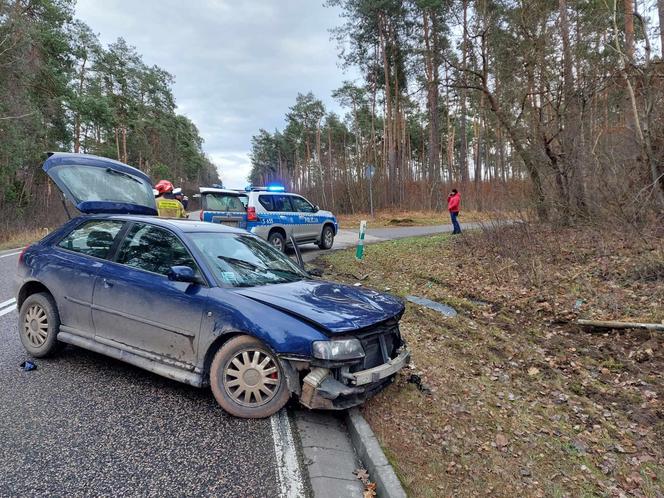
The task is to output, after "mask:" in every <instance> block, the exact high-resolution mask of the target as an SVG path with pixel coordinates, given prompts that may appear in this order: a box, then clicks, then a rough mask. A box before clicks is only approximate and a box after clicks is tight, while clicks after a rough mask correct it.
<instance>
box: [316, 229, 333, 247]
mask: <svg viewBox="0 0 664 498" xmlns="http://www.w3.org/2000/svg"><path fill="white" fill-rule="evenodd" d="M333 244H334V230H333V229H332V227H331V226H330V225H326V226H325V228H323V233H321V236H320V242H319V243H318V247H320V248H321V249H332V245H333Z"/></svg>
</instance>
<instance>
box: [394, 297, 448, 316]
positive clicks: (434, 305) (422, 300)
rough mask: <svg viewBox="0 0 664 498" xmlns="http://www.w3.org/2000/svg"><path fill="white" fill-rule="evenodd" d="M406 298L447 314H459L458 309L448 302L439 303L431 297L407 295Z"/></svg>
mask: <svg viewBox="0 0 664 498" xmlns="http://www.w3.org/2000/svg"><path fill="white" fill-rule="evenodd" d="M406 299H408V300H409V301H410V302H411V303H415V304H419V305H420V306H426V307H427V308H430V309H432V310H434V311H438V312H439V313H442V314H443V315H445V316H457V312H456V310H455V309H454V308H452V307H451V306H448V305H446V304H443V303H437V302H436V301H432V300H431V299H426V298H424V297H418V296H406Z"/></svg>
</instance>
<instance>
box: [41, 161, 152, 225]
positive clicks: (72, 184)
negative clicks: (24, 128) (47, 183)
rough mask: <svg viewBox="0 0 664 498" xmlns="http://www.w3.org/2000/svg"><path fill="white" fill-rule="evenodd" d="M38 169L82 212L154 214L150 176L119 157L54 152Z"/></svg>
mask: <svg viewBox="0 0 664 498" xmlns="http://www.w3.org/2000/svg"><path fill="white" fill-rule="evenodd" d="M42 169H43V170H44V171H45V172H46V174H47V175H48V176H49V177H50V178H51V180H53V182H54V183H55V184H56V185H57V186H58V188H59V189H60V191H61V192H62V193H63V194H64V196H65V197H66V198H67V199H69V200H70V201H71V202H72V204H74V205H75V206H76V209H78V210H79V211H81V212H82V213H86V214H95V213H97V214H99V213H104V214H139V215H153V216H154V215H156V214H157V206H156V204H155V200H154V195H153V193H152V181H151V180H150V177H149V176H147V175H146V174H145V173H143V172H142V171H140V170H138V169H136V168H132V167H131V166H128V165H126V164H124V163H121V162H119V161H115V160H113V159H108V158H105V157H97V156H92V155H88V154H71V153H62V152H56V153H54V154H51V155H50V156H49V158H48V159H47V160H46V161H45V162H44V165H43V166H42Z"/></svg>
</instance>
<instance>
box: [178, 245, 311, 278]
mask: <svg viewBox="0 0 664 498" xmlns="http://www.w3.org/2000/svg"><path fill="white" fill-rule="evenodd" d="M189 237H190V239H191V240H192V241H193V243H194V244H195V245H196V247H197V248H198V249H199V250H200V251H201V252H202V253H203V255H204V257H205V259H206V260H207V262H208V264H209V266H210V267H211V269H212V271H213V272H214V275H215V277H216V279H217V280H218V281H219V283H220V284H222V285H230V286H233V287H254V286H258V285H268V284H282V283H288V282H297V281H298V280H302V279H305V278H308V275H307V274H306V273H305V272H304V271H303V270H301V269H300V268H299V267H298V266H297V265H295V264H294V263H293V262H292V261H291V260H290V259H289V258H288V257H287V256H286V255H284V254H283V253H282V252H281V251H278V250H276V249H274V248H273V247H272V246H271V245H269V244H268V243H266V242H264V241H263V240H261V239H259V238H258V237H254V236H252V235H243V234H237V233H218V232H216V233H215V232H201V233H192V234H190V235H189Z"/></svg>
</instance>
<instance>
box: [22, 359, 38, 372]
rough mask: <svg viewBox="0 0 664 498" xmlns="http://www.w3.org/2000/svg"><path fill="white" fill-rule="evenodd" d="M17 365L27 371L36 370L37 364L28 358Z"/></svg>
mask: <svg viewBox="0 0 664 498" xmlns="http://www.w3.org/2000/svg"><path fill="white" fill-rule="evenodd" d="M19 367H20V368H21V370H23V371H24V372H29V371H30V370H37V365H35V364H34V363H32V362H31V361H30V360H26V361H24V362H23V363H21V364H20V365H19Z"/></svg>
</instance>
